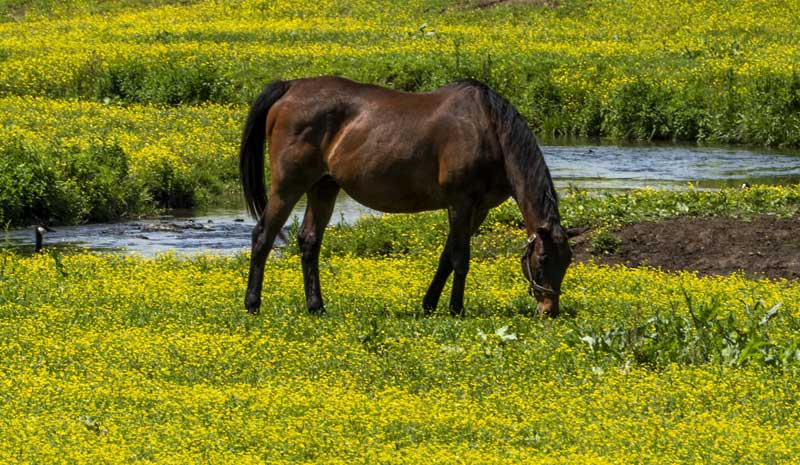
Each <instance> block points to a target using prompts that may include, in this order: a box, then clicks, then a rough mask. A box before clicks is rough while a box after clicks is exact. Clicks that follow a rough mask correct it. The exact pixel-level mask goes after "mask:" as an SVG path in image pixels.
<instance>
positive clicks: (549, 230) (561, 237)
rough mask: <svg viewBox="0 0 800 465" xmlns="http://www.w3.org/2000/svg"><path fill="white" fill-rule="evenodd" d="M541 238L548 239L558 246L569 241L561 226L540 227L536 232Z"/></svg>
mask: <svg viewBox="0 0 800 465" xmlns="http://www.w3.org/2000/svg"><path fill="white" fill-rule="evenodd" d="M536 232H537V234H539V236H540V237H546V238H549V239H550V240H552V241H553V242H555V243H556V244H561V243H563V242H565V241H566V240H567V237H568V236H567V232H566V231H565V230H564V228H563V227H561V225H560V224H556V225H549V224H548V225H543V226H540V227H539V229H538V230H537V231H536Z"/></svg>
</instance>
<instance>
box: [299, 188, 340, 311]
mask: <svg viewBox="0 0 800 465" xmlns="http://www.w3.org/2000/svg"><path fill="white" fill-rule="evenodd" d="M338 193H339V185H338V184H336V181H334V180H333V178H331V177H330V176H325V177H323V178H322V179H321V180H319V181H318V182H317V183H316V184H314V186H313V187H312V188H311V190H310V191H308V205H307V206H306V213H305V216H304V217H303V225H302V227H301V228H300V231H299V233H298V234H297V243H298V245H299V246H300V252H301V253H302V257H301V260H302V263H303V285H304V287H305V291H306V308H308V311H309V312H310V313H322V312H324V311H325V307H324V306H323V302H322V291H321V290H320V284H319V251H320V247H321V245H322V236H323V234H324V233H325V227H326V226H328V222H329V221H330V219H331V215H332V214H333V207H334V205H335V203H336V195H337V194H338Z"/></svg>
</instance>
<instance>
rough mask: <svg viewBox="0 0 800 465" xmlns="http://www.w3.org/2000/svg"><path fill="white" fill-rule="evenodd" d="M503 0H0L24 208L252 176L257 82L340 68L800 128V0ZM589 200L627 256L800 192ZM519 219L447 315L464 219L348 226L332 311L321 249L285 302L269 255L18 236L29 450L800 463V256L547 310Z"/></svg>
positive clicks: (513, 213)
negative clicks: (245, 148)
mask: <svg viewBox="0 0 800 465" xmlns="http://www.w3.org/2000/svg"><path fill="white" fill-rule="evenodd" d="M478 3H479V2H477V1H471V0H460V1H459V0H407V1H402V2H401V1H397V0H391V1H387V2H380V3H378V2H367V1H348V2H338V1H332V0H319V1H315V2H311V1H306V0H302V1H291V2H290V1H283V0H279V1H273V0H269V1H261V0H245V1H237V2H217V1H191V0H189V1H187V0H177V1H175V0H147V1H145V2H133V1H129V0H67V1H65V2H56V1H54V0H0V122H2V124H0V224H2V225H5V226H8V225H25V224H30V223H32V222H37V223H38V222H46V223H50V224H58V223H76V222H87V221H109V220H114V219H117V218H122V217H131V216H137V215H142V214H149V213H154V212H157V211H159V210H160V209H163V208H170V207H186V206H202V205H214V204H215V202H219V199H220V198H230V197H231V196H235V195H238V190H237V189H238V188H237V186H236V184H237V179H238V173H237V149H238V143H239V142H238V140H239V134H240V130H241V124H242V122H243V119H244V117H245V114H246V111H247V104H248V102H249V101H250V100H251V99H252V98H253V97H254V96H255V95H256V94H257V93H258V92H259V91H260V89H261V88H262V87H263V86H264V84H266V83H267V82H269V81H271V80H273V79H289V78H295V77H301V76H307V75H317V74H336V75H342V76H346V77H350V78H353V79H358V80H362V81H366V82H372V83H377V84H381V85H386V86H390V87H393V88H396V89H401V90H409V91H425V90H430V89H432V88H434V87H436V86H439V85H442V84H444V83H446V82H448V81H450V80H452V79H455V78H460V77H474V78H478V79H481V80H483V81H485V82H487V83H488V84H489V85H491V86H492V87H494V88H496V89H497V90H498V91H500V92H501V93H503V94H504V95H505V96H506V97H508V99H509V100H510V101H512V103H514V105H515V106H517V107H518V108H519V110H520V111H521V112H522V113H523V114H524V115H525V117H526V118H527V119H528V120H529V121H530V123H531V126H532V128H533V129H534V130H535V131H536V132H537V133H538V134H540V135H545V136H581V137H603V138H608V139H613V140H623V139H633V140H641V141H650V140H682V141H696V142H700V143H745V144H757V145H766V146H782V147H797V146H799V145H800V116H798V115H800V112H799V111H798V110H800V78H798V60H799V58H798V57H800V54H799V53H798V47H799V46H798V44H800V40H798V39H800V37H798V34H800V32H798V31H800V28H798V27H797V26H798V24H797V23H798V21H797V19H796V15H794V14H792V13H793V12H794V11H798V10H800V5H798V2H797V1H795V0H787V1H783V2H769V3H767V2H756V1H751V0H742V1H733V0H725V1H721V2H708V1H697V2H695V1H692V2H689V1H678V0H675V1H672V0H670V1H667V2H659V3H651V2H635V1H629V0H625V1H620V2H612V1H604V0H603V1H592V2H589V1H584V0H572V1H567V0H564V1H530V2H525V1H517V2H505V3H504V4H499V5H496V6H493V7H489V8H480V7H478ZM559 194H560V198H561V200H560V209H561V214H562V217H563V223H564V225H566V226H592V227H594V228H595V236H594V237H595V239H593V241H595V242H596V244H593V245H594V246H596V247H597V248H598V249H600V248H602V247H605V246H607V244H605V243H604V242H603V241H604V240H606V239H607V238H608V237H610V236H608V235H607V234H611V233H612V232H613V230H614V228H618V227H620V226H624V225H628V224H632V223H638V222H642V221H657V220H660V219H664V218H671V217H676V216H692V217H695V216H698V217H699V216H727V217H736V218H741V219H743V220H749V221H752V220H756V219H757V218H758V217H759V215H774V216H779V217H796V216H797V215H798V211H799V210H800V186H797V185H795V186H771V187H770V186H753V187H751V188H748V189H722V190H719V191H713V192H708V191H700V190H696V189H693V188H688V189H686V190H681V191H655V190H638V191H628V192H617V193H613V194H612V193H587V192H584V191H580V190H575V189H565V190H564V191H563V192H559ZM521 221H522V219H521V217H520V214H519V212H518V210H517V208H516V206H515V205H514V204H513V203H512V202H510V201H509V202H507V203H505V204H503V205H502V206H500V207H499V208H497V209H495V210H494V211H493V212H491V214H490V215H489V217H488V218H487V221H486V222H485V224H484V226H483V227H482V228H481V230H480V231H479V233H478V234H477V235H476V236H475V237H474V239H473V241H472V256H473V261H472V266H471V269H470V274H469V276H468V278H467V291H466V295H465V307H466V315H465V317H463V318H454V317H451V316H450V315H449V312H448V311H447V309H446V308H444V306H445V304H442V306H441V307H440V308H439V309H438V310H437V311H436V312H434V314H433V315H432V316H429V317H425V316H423V315H422V308H421V299H422V295H423V294H424V291H425V289H426V287H427V285H428V282H429V280H430V278H431V277H432V275H433V272H434V270H435V268H436V264H437V261H438V254H439V253H440V250H441V247H442V243H443V238H444V236H445V231H446V227H447V226H446V218H445V215H444V214H443V213H442V212H433V213H425V214H420V215H386V216H383V217H380V218H378V217H372V218H364V219H362V220H361V221H359V222H358V223H356V224H354V225H342V226H339V227H336V228H331V229H329V230H328V232H327V233H326V237H325V242H324V245H323V249H322V258H321V266H320V269H321V279H322V286H323V292H324V296H325V298H326V308H327V313H325V314H324V315H322V316H310V315H308V314H307V313H306V312H305V310H304V308H305V306H304V297H303V290H302V273H301V270H300V263H299V257H298V251H297V248H296V247H297V246H296V244H294V243H290V244H289V245H288V246H287V247H285V248H284V249H282V250H281V251H280V252H279V253H277V254H275V255H274V256H273V257H271V258H270V259H269V260H268V262H267V270H266V278H265V289H264V295H263V304H262V309H261V314H260V315H259V316H255V317H254V316H251V315H248V314H247V313H246V312H245V310H244V308H243V297H244V296H243V294H244V290H245V286H246V281H247V269H248V258H249V257H248V255H247V254H246V253H242V254H239V255H236V256H231V257H218V256H210V255H198V256H177V255H172V254H166V255H161V256H158V257H156V258H155V259H148V258H141V257H136V256H124V255H122V254H99V253H92V252H88V251H75V252H63V251H59V250H58V249H52V250H46V251H45V253H41V254H34V255H24V254H19V253H13V252H8V251H3V250H2V249H0V463H154V464H155V463H159V464H161V463H175V464H186V463H243V464H247V463H342V464H352V463H370V464H372V463H408V464H418V463H431V464H433V463H436V464H438V463H442V464H445V463H446V464H451V463H465V464H467V463H469V464H472V463H487V464H492V463H531V464H561V463H563V464H566V463H570V464H572V463H595V464H617V463H641V464H648V463H659V464H660V463H737V464H739V463H753V464H771V463H776V464H777V463H794V462H795V461H796V460H797V459H796V457H797V456H798V455H800V439H798V438H800V413H798V409H797V405H798V402H800V396H799V395H798V393H799V392H800V382H798V379H800V378H798V374H800V336H798V335H800V306H798V302H800V283H798V281H797V280H785V279H774V280H769V279H760V278H757V277H753V276H749V275H745V274H744V273H737V274H733V275H730V276H705V277H701V276H699V275H697V274H696V273H693V272H691V271H680V272H664V271H661V270H657V269H651V268H646V267H645V268H630V267H625V266H612V267H609V266H602V265H598V264H596V263H593V262H591V261H589V262H587V263H576V264H573V266H571V267H570V269H569V272H568V274H567V276H566V278H565V281H564V285H563V292H564V293H563V296H562V298H561V299H562V301H561V304H562V311H563V315H562V316H561V317H559V318H557V319H546V318H541V317H538V316H537V315H535V314H534V311H533V309H534V307H535V302H534V301H533V300H532V299H531V297H530V296H529V295H528V293H527V284H526V282H525V280H524V278H523V276H522V273H521V269H520V263H519V254H520V253H521V247H522V244H523V243H524V240H525V235H524V232H523V230H522V229H521V228H520V225H521ZM292 227H293V228H296V227H297V225H294V226H292ZM292 236H293V234H289V237H292ZM1 240H2V237H1V236H0V241H1ZM444 292H445V295H447V293H448V292H449V289H445V291H444ZM443 300H446V299H443Z"/></svg>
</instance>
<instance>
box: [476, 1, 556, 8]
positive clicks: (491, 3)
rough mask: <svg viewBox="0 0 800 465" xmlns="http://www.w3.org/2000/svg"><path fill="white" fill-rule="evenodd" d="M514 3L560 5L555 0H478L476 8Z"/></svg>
mask: <svg viewBox="0 0 800 465" xmlns="http://www.w3.org/2000/svg"><path fill="white" fill-rule="evenodd" d="M516 4H530V5H540V6H546V7H550V8H558V7H559V6H560V5H559V3H558V2H557V1H556V0H480V1H478V4H477V6H478V8H489V7H492V6H495V5H516Z"/></svg>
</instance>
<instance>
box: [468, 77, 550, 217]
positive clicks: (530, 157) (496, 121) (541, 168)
mask: <svg viewBox="0 0 800 465" xmlns="http://www.w3.org/2000/svg"><path fill="white" fill-rule="evenodd" d="M453 85H456V86H460V87H467V88H472V89H476V90H478V91H479V92H480V95H481V97H482V98H483V100H484V103H485V104H486V105H487V106H488V108H489V114H490V118H491V121H492V124H493V125H494V128H495V132H496V134H497V138H498V141H499V142H500V146H501V148H502V150H503V156H504V158H505V161H506V171H509V170H515V169H516V170H520V171H521V173H519V174H521V175H522V179H523V180H524V184H525V185H524V186H519V187H522V188H524V189H525V190H526V191H527V192H529V193H534V195H535V197H533V198H532V199H533V200H534V203H535V205H534V206H535V207H537V208H538V209H539V211H540V212H541V214H542V218H541V220H542V221H544V222H545V223H546V224H548V225H550V226H553V225H558V224H560V223H561V217H560V215H559V213H558V195H557V194H556V190H555V187H554V186H553V179H552V178H551V177H550V170H548V169H547V165H546V164H545V161H544V156H543V155H542V151H541V150H540V149H539V144H537V143H536V138H534V136H533V134H532V133H531V130H530V127H528V123H527V121H525V118H523V117H522V115H520V114H519V112H518V111H517V109H516V108H514V106H513V105H511V104H510V103H509V102H508V101H507V100H506V99H504V98H503V97H502V96H501V95H500V94H498V93H497V92H495V91H494V90H492V89H491V88H490V87H489V86H487V85H486V84H484V83H482V82H480V81H477V80H475V79H460V80H458V81H455V82H453ZM511 174H512V173H509V175H510V176H509V178H510V179H509V180H510V181H512V182H513V178H515V177H517V176H512V175H511ZM536 194H538V195H536Z"/></svg>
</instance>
